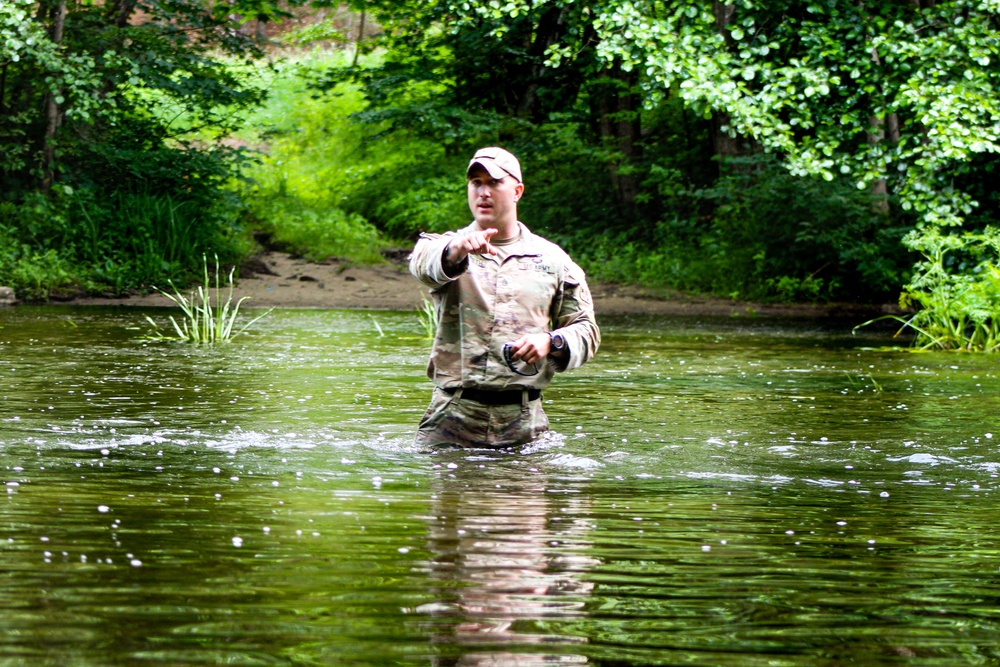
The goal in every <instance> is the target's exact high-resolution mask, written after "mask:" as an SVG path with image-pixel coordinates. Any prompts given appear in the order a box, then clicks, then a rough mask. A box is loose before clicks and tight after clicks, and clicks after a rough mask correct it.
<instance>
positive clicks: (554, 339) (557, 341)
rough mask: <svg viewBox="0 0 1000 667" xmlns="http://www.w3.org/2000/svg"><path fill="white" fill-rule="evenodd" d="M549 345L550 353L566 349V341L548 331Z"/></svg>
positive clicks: (560, 335)
mask: <svg viewBox="0 0 1000 667" xmlns="http://www.w3.org/2000/svg"><path fill="white" fill-rule="evenodd" d="M549 343H550V347H551V348H552V349H551V351H552V352H562V351H563V350H565V349H566V339H565V338H563V337H562V334H557V333H556V334H554V333H552V332H551V331H550V332H549Z"/></svg>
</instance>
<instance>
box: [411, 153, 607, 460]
mask: <svg viewBox="0 0 1000 667" xmlns="http://www.w3.org/2000/svg"><path fill="white" fill-rule="evenodd" d="M466 177H467V178H468V197H469V208H470V209H471V210H472V216H473V218H474V220H473V222H472V224H471V225H469V226H468V227H465V228H464V229H460V230H458V231H457V232H447V233H445V234H421V235H420V239H419V240H418V241H417V245H416V247H415V248H414V249H413V254H412V255H411V256H410V273H412V274H413V275H414V276H415V277H416V278H417V279H418V280H419V281H420V282H421V283H423V284H424V285H427V286H428V287H430V288H431V297H432V298H433V301H434V305H435V309H436V312H437V320H438V321H437V334H436V336H435V337H434V345H433V348H432V350H431V358H430V363H429V364H428V366H427V375H428V376H429V377H430V378H431V380H433V381H434V394H433V396H432V398H431V404H430V407H429V408H428V409H427V412H426V413H424V416H423V418H422V419H421V420H420V425H419V426H418V428H417V438H416V441H417V444H420V445H440V444H455V445H460V446H463V447H511V446H514V445H520V444H523V443H526V442H529V441H530V440H532V439H533V438H535V437H536V436H537V435H539V434H540V433H543V432H544V431H547V430H548V428H549V421H548V418H547V417H546V416H545V411H544V410H543V409H542V402H541V390H542V389H544V388H545V387H546V386H547V385H548V384H549V381H550V380H551V379H552V376H553V374H555V373H556V372H557V371H559V372H561V371H566V370H570V369H572V368H577V367H578V366H580V365H582V364H583V363H584V362H586V361H588V360H589V359H590V358H591V357H593V356H594V354H595V353H596V352H597V347H598V345H600V342H601V332H600V330H599V329H598V328H597V322H596V321H595V319H594V306H593V300H592V299H591V296H590V290H589V289H588V288H587V281H586V279H585V277H584V274H583V271H582V270H581V269H580V267H578V266H577V265H576V264H575V263H574V262H573V260H572V259H570V257H569V255H567V254H566V252H565V251H563V250H562V248H560V247H559V246H557V245H556V244H554V243H552V242H550V241H547V240H545V239H543V238H542V237H540V236H536V235H535V234H532V233H531V232H530V231H528V228H527V227H525V226H524V224H523V223H521V222H520V221H518V219H517V202H518V201H519V200H520V199H521V195H522V194H524V183H523V181H522V179H521V166H520V164H519V163H518V161H517V158H515V157H514V156H513V155H511V154H510V153H508V152H507V151H505V150H504V149H502V148H495V147H493V148H483V149H480V150H479V151H478V152H476V154H475V156H474V157H473V158H472V160H471V162H469V167H468V169H467V171H466Z"/></svg>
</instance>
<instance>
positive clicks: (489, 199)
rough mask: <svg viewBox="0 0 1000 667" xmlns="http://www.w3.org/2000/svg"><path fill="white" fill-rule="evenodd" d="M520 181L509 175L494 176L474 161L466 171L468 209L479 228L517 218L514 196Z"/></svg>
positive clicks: (518, 192) (517, 195)
mask: <svg viewBox="0 0 1000 667" xmlns="http://www.w3.org/2000/svg"><path fill="white" fill-rule="evenodd" d="M523 192H524V185H523V184H521V183H519V182H518V181H517V179H516V178H514V177H513V176H504V177H503V178H502V179H500V180H496V179H494V178H493V177H492V176H490V174H489V172H488V171H486V170H485V169H483V168H482V167H480V166H479V165H475V166H474V167H473V168H472V171H470V172H469V209H470V210H471V211H472V217H473V218H475V220H476V223H477V224H478V225H479V228H480V229H487V228H489V227H494V228H497V229H500V228H502V227H505V226H508V225H511V224H515V223H516V222H517V200H518V199H520V198H521V193H523Z"/></svg>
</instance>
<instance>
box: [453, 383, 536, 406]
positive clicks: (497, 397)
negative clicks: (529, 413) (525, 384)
mask: <svg viewBox="0 0 1000 667" xmlns="http://www.w3.org/2000/svg"><path fill="white" fill-rule="evenodd" d="M443 391H444V392H445V393H447V394H454V393H455V392H456V391H458V387H454V388H450V389H444V390H443ZM522 393H523V392H522V390H520V389H517V390H511V391H485V390H483V389H463V390H462V398H467V399H469V400H470V401H475V402H476V403H482V404H483V405H516V404H518V403H520V402H521V397H522ZM541 397H542V392H541V390H539V389H529V390H528V400H529V401H536V400H538V399H539V398H541Z"/></svg>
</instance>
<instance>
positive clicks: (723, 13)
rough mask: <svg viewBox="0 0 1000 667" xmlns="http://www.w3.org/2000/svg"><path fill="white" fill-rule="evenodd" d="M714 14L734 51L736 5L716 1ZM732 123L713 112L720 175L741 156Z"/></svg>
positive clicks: (727, 42)
mask: <svg viewBox="0 0 1000 667" xmlns="http://www.w3.org/2000/svg"><path fill="white" fill-rule="evenodd" d="M712 13H714V14H715V29H716V30H718V31H719V33H720V34H721V35H722V38H723V39H724V40H725V41H726V46H727V47H728V48H730V49H732V48H733V47H734V46H735V40H733V36H732V33H730V31H729V26H730V25H731V24H732V22H733V17H734V16H735V14H736V5H731V4H727V3H725V2H719V1H718V0H715V1H714V2H713V3H712ZM731 122H732V117H731V116H730V115H729V113H727V112H726V111H721V110H720V111H713V112H712V148H713V149H714V151H715V155H716V157H717V158H718V159H719V173H720V175H721V174H722V172H723V171H724V170H725V165H726V160H727V159H728V158H734V157H737V156H739V154H740V141H739V139H737V138H736V137H734V136H732V135H731V134H730V130H729V129H728V128H729V126H730V123H731ZM723 128H727V129H723Z"/></svg>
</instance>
